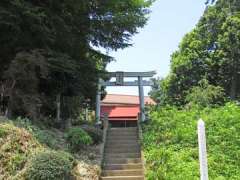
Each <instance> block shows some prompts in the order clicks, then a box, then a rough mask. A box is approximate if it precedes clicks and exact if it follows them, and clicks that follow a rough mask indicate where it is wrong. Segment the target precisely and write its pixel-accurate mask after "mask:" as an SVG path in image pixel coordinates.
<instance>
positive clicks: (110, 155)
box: [105, 152, 141, 158]
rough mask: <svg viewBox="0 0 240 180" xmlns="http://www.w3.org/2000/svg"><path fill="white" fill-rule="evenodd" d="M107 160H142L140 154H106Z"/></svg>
mask: <svg viewBox="0 0 240 180" xmlns="http://www.w3.org/2000/svg"><path fill="white" fill-rule="evenodd" d="M105 157H106V158H141V154H140V153H136V152H134V153H108V154H105Z"/></svg>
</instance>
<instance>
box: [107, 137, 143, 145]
mask: <svg viewBox="0 0 240 180" xmlns="http://www.w3.org/2000/svg"><path fill="white" fill-rule="evenodd" d="M134 143H138V139H137V141H136V139H132V140H131V139H122V140H121V139H120V140H118V141H116V140H112V139H111V138H109V139H108V141H107V142H106V144H134Z"/></svg>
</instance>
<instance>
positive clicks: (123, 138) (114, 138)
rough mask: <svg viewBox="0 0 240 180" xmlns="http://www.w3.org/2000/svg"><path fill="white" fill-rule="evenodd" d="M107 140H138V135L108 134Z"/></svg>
mask: <svg viewBox="0 0 240 180" xmlns="http://www.w3.org/2000/svg"><path fill="white" fill-rule="evenodd" d="M107 141H138V137H137V136H120V135H117V136H115V135H114V136H110V135H108V136H107Z"/></svg>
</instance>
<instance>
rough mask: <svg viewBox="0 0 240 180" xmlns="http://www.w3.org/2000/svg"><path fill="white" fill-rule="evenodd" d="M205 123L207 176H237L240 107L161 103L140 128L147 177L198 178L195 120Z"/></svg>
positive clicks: (239, 168) (238, 175)
mask: <svg viewBox="0 0 240 180" xmlns="http://www.w3.org/2000/svg"><path fill="white" fill-rule="evenodd" d="M199 118H203V120H204V121H205V123H206V135H207V150H208V167H209V179H231V180H238V179H239V177H240V166H239V162H240V157H239V153H240V151H239V147H240V141H239V139H240V134H239V130H240V123H239V119H240V107H239V106H237V105H236V104H234V103H228V104H226V105H225V106H222V107H215V108H210V107H208V108H205V109H202V108H201V109H198V108H197V107H194V108H192V109H181V110H179V109H177V108H174V107H161V108H158V109H157V110H154V111H153V112H152V113H151V121H149V122H148V124H146V125H145V126H144V128H143V145H144V153H145V158H146V164H147V166H146V168H147V179H159V180H164V179H171V180H188V179H191V180H195V179H199V160H198V140H197V133H196V132H197V120H198V119H199Z"/></svg>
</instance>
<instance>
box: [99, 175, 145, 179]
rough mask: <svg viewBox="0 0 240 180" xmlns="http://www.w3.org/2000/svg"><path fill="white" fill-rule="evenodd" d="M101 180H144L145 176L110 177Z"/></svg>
mask: <svg viewBox="0 0 240 180" xmlns="http://www.w3.org/2000/svg"><path fill="white" fill-rule="evenodd" d="M100 179H101V180H144V177H143V176H108V177H101V178H100Z"/></svg>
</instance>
